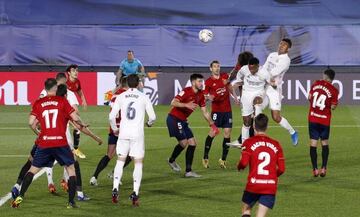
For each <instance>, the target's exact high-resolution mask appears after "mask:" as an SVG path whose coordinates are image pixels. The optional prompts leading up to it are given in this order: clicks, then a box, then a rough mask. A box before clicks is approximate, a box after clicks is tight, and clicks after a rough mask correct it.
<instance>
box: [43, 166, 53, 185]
mask: <svg viewBox="0 0 360 217" xmlns="http://www.w3.org/2000/svg"><path fill="white" fill-rule="evenodd" d="M45 172H46V177H47V180H48V185H50V184H54V180H53V168H51V167H46V168H45Z"/></svg>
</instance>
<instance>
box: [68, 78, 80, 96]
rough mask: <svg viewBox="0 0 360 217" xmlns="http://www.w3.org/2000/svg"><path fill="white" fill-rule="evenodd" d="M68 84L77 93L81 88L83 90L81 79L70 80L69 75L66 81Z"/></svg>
mask: <svg viewBox="0 0 360 217" xmlns="http://www.w3.org/2000/svg"><path fill="white" fill-rule="evenodd" d="M66 86H67V88H68V89H69V90H71V91H72V92H74V93H77V92H78V91H79V90H81V84H80V80H79V79H76V80H75V81H70V78H69V77H68V78H67V81H66Z"/></svg>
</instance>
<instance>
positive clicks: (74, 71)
mask: <svg viewBox="0 0 360 217" xmlns="http://www.w3.org/2000/svg"><path fill="white" fill-rule="evenodd" d="M66 73H67V77H68V78H67V80H66V85H67V87H68V89H69V90H71V91H72V92H74V93H77V94H78V95H79V97H80V99H81V102H82V106H83V108H84V109H85V110H86V108H87V102H86V98H85V95H84V92H83V90H82V88H81V83H80V80H79V79H78V75H79V71H78V65H76V64H71V65H70V66H68V67H67V68H66ZM73 137H74V149H75V152H74V153H75V155H76V156H78V157H79V158H86V155H85V154H84V153H82V152H81V151H80V149H79V145H80V131H79V130H77V129H74V130H73Z"/></svg>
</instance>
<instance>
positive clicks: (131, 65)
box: [115, 50, 145, 86]
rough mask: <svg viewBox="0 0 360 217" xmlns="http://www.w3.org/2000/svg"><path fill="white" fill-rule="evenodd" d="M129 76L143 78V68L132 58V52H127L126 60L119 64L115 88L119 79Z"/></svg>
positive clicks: (138, 61)
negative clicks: (133, 75)
mask: <svg viewBox="0 0 360 217" xmlns="http://www.w3.org/2000/svg"><path fill="white" fill-rule="evenodd" d="M131 74H137V75H140V76H145V68H144V66H143V64H142V63H141V62H140V60H138V59H136V58H135V56H134V51H132V50H128V52H127V58H125V59H124V60H123V61H121V63H120V67H119V70H118V71H117V73H116V81H115V82H116V86H118V85H119V84H120V78H121V77H123V76H128V75H131Z"/></svg>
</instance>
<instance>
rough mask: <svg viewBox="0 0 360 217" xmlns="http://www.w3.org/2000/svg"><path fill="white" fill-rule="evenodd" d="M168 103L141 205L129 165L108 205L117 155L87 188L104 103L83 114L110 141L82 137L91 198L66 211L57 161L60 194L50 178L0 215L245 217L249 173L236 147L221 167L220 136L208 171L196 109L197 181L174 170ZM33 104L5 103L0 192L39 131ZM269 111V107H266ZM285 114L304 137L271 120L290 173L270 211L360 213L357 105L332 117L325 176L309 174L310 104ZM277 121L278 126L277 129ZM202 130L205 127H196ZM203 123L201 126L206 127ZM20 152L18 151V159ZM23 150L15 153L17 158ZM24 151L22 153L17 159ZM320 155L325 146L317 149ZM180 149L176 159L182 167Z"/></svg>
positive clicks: (0, 125) (0, 120) (151, 141)
mask: <svg viewBox="0 0 360 217" xmlns="http://www.w3.org/2000/svg"><path fill="white" fill-rule="evenodd" d="M168 110H169V106H157V107H156V113H157V117H158V121H157V123H156V125H155V127H154V128H150V129H147V128H146V129H145V135H146V137H145V140H146V157H145V164H144V173H143V180H142V186H141V191H140V203H141V204H140V207H139V208H132V207H131V205H130V201H129V200H128V199H127V197H128V195H129V194H130V193H131V191H132V168H133V166H132V164H131V165H130V166H129V167H128V168H126V169H125V172H124V176H123V186H122V188H121V191H120V202H119V204H117V205H114V204H112V203H111V188H112V181H111V180H110V179H108V178H107V173H108V172H110V171H111V170H112V169H113V167H114V164H115V160H114V159H113V160H112V161H111V162H110V163H109V166H108V167H107V168H106V169H105V170H104V171H103V172H102V173H101V174H100V176H99V179H98V182H99V186H97V187H92V186H90V185H89V179H90V177H91V175H92V173H93V172H94V169H95V167H96V165H97V163H98V161H99V160H100V158H101V157H102V156H103V155H104V154H105V153H106V148H107V144H106V143H107V132H108V131H107V127H108V121H107V120H108V111H109V108H108V107H105V106H100V107H90V108H89V109H88V111H85V112H84V111H82V114H81V115H82V118H83V120H85V121H86V122H88V123H89V124H90V125H91V127H93V131H94V132H95V133H96V134H99V135H101V137H102V138H103V140H104V142H105V144H104V145H103V146H98V145H97V144H95V142H93V141H92V140H91V139H90V138H88V137H86V136H85V135H82V136H81V146H80V147H81V149H82V151H83V152H84V153H85V154H86V155H87V158H86V159H84V160H81V161H80V165H81V169H82V177H83V188H84V191H85V192H86V193H87V194H88V195H89V196H90V197H91V198H92V200H91V201H88V202H79V204H80V206H81V208H80V209H77V210H67V209H66V207H65V204H66V202H67V194H66V193H64V192H62V191H61V189H60V186H59V181H60V178H61V176H62V168H60V167H59V166H58V165H57V166H55V170H54V180H55V182H56V186H57V189H58V192H59V196H54V195H51V194H50V193H48V191H47V181H46V177H45V176H41V177H40V178H39V179H38V180H36V181H35V182H34V183H33V184H32V185H31V186H30V188H29V190H28V192H27V194H26V197H25V200H24V202H23V203H22V204H21V207H20V208H19V209H12V208H10V201H8V202H7V203H6V204H4V205H3V206H2V207H0V216H21V217H25V216H157V217H161V216H166V217H171V216H174V217H175V216H189V217H191V216H234V217H235V216H240V215H241V196H242V191H243V190H244V185H245V179H246V176H247V171H245V172H240V173H239V172H237V170H236V163H237V162H238V160H239V156H240V152H239V150H236V149H231V150H230V153H229V157H228V169H226V170H223V169H220V168H219V167H218V164H217V160H218V159H219V157H220V156H221V141H222V139H221V136H218V138H217V139H215V140H214V143H213V146H212V150H211V152H210V166H211V167H210V169H204V168H202V165H201V159H202V154H203V149H204V140H205V137H206V135H207V133H208V128H206V127H204V126H207V125H206V124H205V121H204V120H203V118H202V116H201V114H200V113H199V111H197V112H195V113H194V114H193V115H192V116H191V118H190V120H189V122H190V126H192V127H193V131H194V134H195V137H196V139H197V141H198V147H197V149H196V154H195V158H194V166H193V168H194V170H195V171H196V172H198V173H200V174H201V175H203V177H202V178H200V179H185V178H183V174H175V173H173V172H172V171H171V170H170V168H169V166H168V165H167V163H166V159H167V158H168V156H169V155H170V153H171V151H172V149H173V147H174V145H175V144H176V141H175V139H173V138H169V136H168V132H167V129H166V126H165V119H166V115H167V112H168ZM29 111H30V107H27V106H24V107H21V106H1V107H0V129H1V130H0V196H1V197H2V196H4V195H5V194H6V193H7V192H9V190H10V189H11V187H12V186H13V184H14V182H15V181H16V178H17V175H18V172H19V170H20V168H21V166H22V165H23V164H24V162H25V161H26V157H25V156H22V155H27V154H28V153H29V151H30V149H31V147H32V145H33V141H34V138H35V136H34V135H33V133H32V132H31V130H30V129H28V127H27V117H28V113H29ZM267 113H268V112H267ZM283 114H284V116H285V117H286V118H287V119H288V120H289V122H290V123H291V124H292V125H294V126H295V128H296V129H297V130H298V131H299V134H300V144H299V146H298V147H293V146H292V145H291V143H290V136H289V134H288V133H287V132H286V131H285V130H284V129H282V128H279V127H278V126H277V125H276V124H275V123H274V122H273V121H271V122H270V124H271V126H272V127H270V129H269V131H268V133H269V135H270V136H271V137H274V138H275V139H278V140H279V141H280V142H281V144H282V146H283V149H284V153H285V157H286V172H285V174H284V175H283V176H282V177H281V178H280V182H279V188H278V189H279V190H278V194H277V198H276V205H275V208H274V209H273V210H272V211H270V214H269V216H284V217H285V216H286V217H288V216H297V217H299V216H315V217H320V216H324V217H325V216H326V217H329V216H360V208H359V199H360V179H359V172H360V163H359V162H360V157H359V156H360V144H359V134H360V107H359V106H341V105H340V106H339V108H338V109H337V110H336V111H335V112H334V114H333V122H332V125H333V126H332V128H331V139H330V159H329V165H328V176H327V177H326V178H320V177H319V178H313V177H311V166H310V159H309V149H308V128H307V106H284V111H283ZM233 116H234V130H233V133H232V138H236V137H237V136H238V133H239V132H240V126H241V123H242V122H241V119H240V109H239V108H234V112H233ZM274 126H275V127H274ZM198 127H200V128H198ZM201 127H202V128H201ZM14 155H15V156H14ZM16 155H18V156H16ZM19 155H20V156H19ZM318 156H319V157H318V160H319V163H320V160H321V149H318ZM184 160H185V156H184V153H182V154H181V155H180V156H179V158H178V162H179V163H180V165H181V166H182V167H184Z"/></svg>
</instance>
